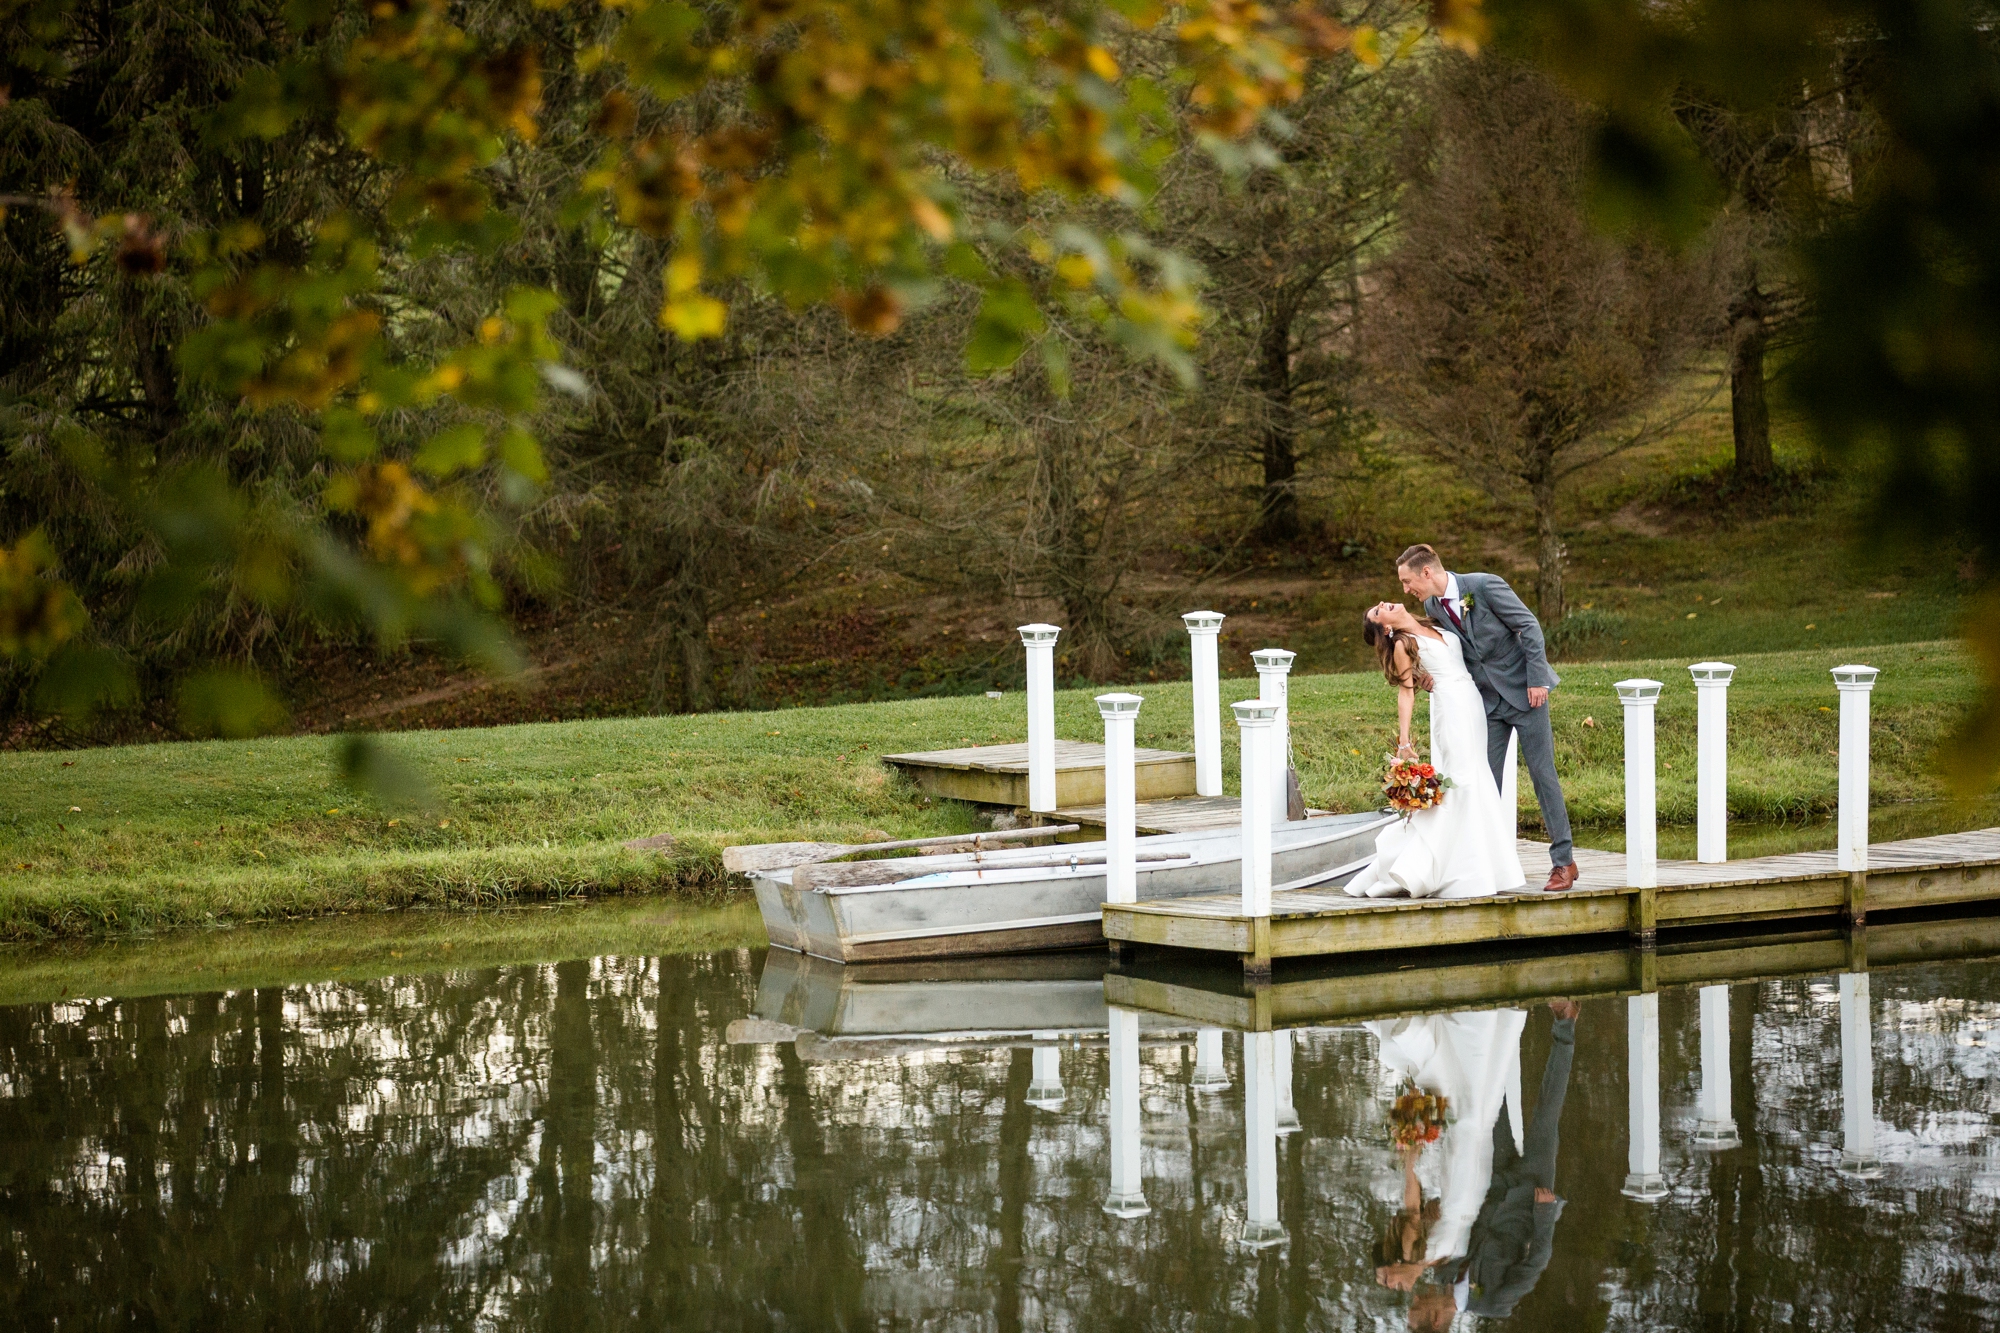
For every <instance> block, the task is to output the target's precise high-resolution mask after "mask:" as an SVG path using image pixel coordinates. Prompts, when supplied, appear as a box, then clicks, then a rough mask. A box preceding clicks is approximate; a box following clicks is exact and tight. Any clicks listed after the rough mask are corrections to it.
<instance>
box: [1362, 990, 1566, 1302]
mask: <svg viewBox="0 0 2000 1333" xmlns="http://www.w3.org/2000/svg"><path fill="white" fill-rule="evenodd" d="M1549 1009H1550V1012H1551V1013H1552V1014H1553V1015H1554V1021H1553V1023H1552V1024H1551V1033H1550V1036H1551V1040H1550V1045H1549V1057H1548V1063H1547V1064H1546V1066H1545V1067H1544V1068H1543V1071H1542V1081H1541V1087H1540V1089H1539V1090H1538V1092H1537V1094H1536V1098H1535V1108H1534V1115H1533V1116H1532V1118H1528V1119H1526V1121H1525V1123H1524V1121H1523V1114H1522V1106H1521V1078H1520V1074H1521V1034H1522V1030H1523V1029H1524V1028H1525V1027H1526V1025H1527V1020H1528V1016H1527V1014H1526V1013H1525V1012H1524V1011H1522V1010H1519V1009H1495V1010H1487V1011H1484V1012H1479V1013H1459V1014H1442V1015H1440V1014H1424V1015H1419V1016H1416V1017H1412V1018H1398V1019H1383V1020H1378V1021H1376V1022H1372V1023H1370V1024H1368V1025H1367V1026H1368V1030H1369V1031H1371V1032H1373V1033H1374V1034H1375V1036H1376V1038H1377V1040H1378V1041H1379V1042H1380V1043H1381V1059H1382V1065H1383V1068H1384V1069H1386V1070H1387V1071H1388V1072H1389V1073H1391V1074H1393V1075H1395V1076H1396V1078H1397V1081H1398V1082H1399V1083H1409V1084H1414V1085H1415V1086H1416V1087H1417V1088H1419V1089H1421V1090H1423V1091H1425V1092H1428V1093H1434V1094H1440V1095H1442V1096H1443V1097H1444V1098H1445V1099H1446V1106H1447V1110H1448V1113H1449V1115H1448V1123H1447V1124H1446V1126H1445V1129H1444V1132H1443V1134H1442V1136H1441V1137H1440V1138H1439V1139H1438V1141H1437V1144H1436V1146H1435V1147H1434V1148H1432V1149H1431V1150H1430V1152H1429V1155H1428V1158H1427V1157H1426V1154H1425V1152H1424V1150H1423V1149H1422V1148H1420V1147H1419V1148H1404V1149H1401V1150H1400V1157H1401V1165H1402V1194H1401V1206H1400V1208H1399V1209H1398V1211H1397V1213H1396V1215H1395V1219H1394V1220H1393V1221H1392V1222H1391V1224H1390V1226H1389V1229H1388V1231H1387V1232H1386V1233H1385V1234H1384V1235H1383V1237H1382V1239H1381V1241H1380V1242H1379V1243H1378V1244H1377V1246H1376V1252H1375V1256H1374V1257H1375V1264H1376V1267H1375V1278H1376V1280H1377V1281H1378V1282H1380V1283H1381V1284H1382V1285H1383V1286H1385V1287H1389V1288H1391V1289H1393V1290H1396V1291H1408V1292H1413V1293H1414V1296H1413V1298H1412V1302H1411V1306H1410V1327H1411V1328H1413V1329H1442V1328H1445V1327H1447V1326H1448V1325H1449V1324H1450V1323H1451V1321H1452V1320H1453V1319H1454V1318H1455V1317H1456V1316H1457V1315H1458V1313H1459V1311H1461V1310H1469V1311H1471V1312H1472V1313H1474V1314H1477V1315H1482V1316H1487V1317H1491V1318H1504V1317H1506V1316H1507V1315H1510V1314H1512V1313H1513V1311H1514V1307H1515V1305H1516V1304H1518V1303H1519V1302H1520V1300H1521V1298H1522V1297H1524V1296H1526V1295H1527V1294H1528V1293H1529V1292H1530V1291H1531V1290H1533V1289H1534V1286H1535V1283H1536V1282H1537V1281H1539V1280H1540V1279H1541V1276H1542V1270H1543V1269H1545V1268H1547V1267H1548V1263H1549V1254H1550V1250H1551V1247H1552V1245H1553V1243H1554V1238H1555V1225H1556V1219H1557V1218H1558V1217H1560V1216H1561V1215H1562V1208H1563V1201H1562V1199H1561V1198H1560V1197H1559V1196H1558V1195H1557V1194H1556V1192H1555V1183H1556V1144H1557V1130H1558V1128H1559V1123H1560V1121H1561V1119H1562V1105H1563V1096H1564V1094H1565V1093H1566V1092H1567V1091H1568V1089H1569V1071H1570V1062H1571V1059H1572V1057H1573V1056H1574V1054H1575V1051H1576V1017H1577V1007H1576V1005H1575V1004H1573V1003H1571V1002H1570V1001H1568V1000H1557V1001H1554V1002H1552V1003H1551V1004H1550V1005H1549ZM1427 1184H1428V1185H1429V1188H1428V1190H1427V1188H1426V1186H1427Z"/></svg>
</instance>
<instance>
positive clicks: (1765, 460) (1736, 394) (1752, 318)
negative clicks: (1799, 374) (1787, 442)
mask: <svg viewBox="0 0 2000 1333" xmlns="http://www.w3.org/2000/svg"><path fill="white" fill-rule="evenodd" d="M1769 309H1770V307H1769V304H1768V303H1767V301H1766V300H1765V297H1764V292H1763V290H1762V289H1761V288H1760V287H1759V286H1758V285H1757V279H1756V277H1755V276H1754V275H1753V276H1752V277H1751V279H1750V282H1749V285H1748V286H1746V287H1745V288H1744V289H1743V291H1741V292H1739V293H1738V294H1737V296H1736V299H1735V300H1733V301H1731V302H1730V303H1729V418H1730V425H1731V428H1732V429H1733V430H1734V432H1735V435H1736V471H1737V474H1738V475H1739V476H1742V477H1750V478H1759V479H1761V478H1764V477H1768V476H1770V475H1771V472H1772V470H1773V467H1774V464H1773V462H1772V458H1771V411H1770V407H1769V406H1768V405H1767V404H1766V403H1765V401H1764V346H1765V343H1766V341H1767V340H1768V338H1769V336H1770V328H1769V325H1768V324H1767V323H1766V322H1765V319H1766V316H1767V314H1768V313H1769Z"/></svg>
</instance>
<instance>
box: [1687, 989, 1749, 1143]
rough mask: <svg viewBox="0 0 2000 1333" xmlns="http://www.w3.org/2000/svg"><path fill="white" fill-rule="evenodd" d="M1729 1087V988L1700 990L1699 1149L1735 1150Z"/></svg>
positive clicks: (1734, 1123) (1735, 1140) (1733, 1120)
mask: <svg viewBox="0 0 2000 1333" xmlns="http://www.w3.org/2000/svg"><path fill="white" fill-rule="evenodd" d="M1731 1091H1732V1090H1731V1088H1730V1084H1729V987H1727V986H1703V987H1702V988H1701V1103H1700V1105H1701V1114H1700V1117H1699V1118H1698V1119H1697V1120H1696V1121H1695V1125H1694V1141H1695V1146H1696V1147H1700V1148H1713V1149H1718V1150H1720V1149H1724V1148H1734V1147H1737V1146H1739V1145H1741V1144H1742V1142H1743V1140H1742V1139H1740V1138H1738V1137H1737V1136H1736V1116H1735V1115H1734V1114H1733V1108H1732V1103H1731Z"/></svg>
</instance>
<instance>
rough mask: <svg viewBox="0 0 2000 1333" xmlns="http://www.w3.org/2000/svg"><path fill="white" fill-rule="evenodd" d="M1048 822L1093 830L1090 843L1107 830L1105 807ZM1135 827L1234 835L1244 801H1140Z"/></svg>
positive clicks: (1074, 809)
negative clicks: (1075, 825) (1105, 826)
mask: <svg viewBox="0 0 2000 1333" xmlns="http://www.w3.org/2000/svg"><path fill="white" fill-rule="evenodd" d="M1332 813H1333V812H1332V811H1331V810H1312V809H1308V810H1307V811H1306V817H1307V818H1309V819H1310V818H1312V817H1313V816H1315V815H1327V814H1332ZM1049 818H1051V819H1053V820H1054V821H1055V822H1056V823H1058V824H1081V825H1082V826H1083V827H1084V828H1086V829H1090V830H1092V832H1091V833H1090V834H1089V837H1088V839H1087V838H1086V837H1085V836H1084V835H1082V834H1079V835H1078V838H1077V840H1078V841H1087V840H1089V839H1095V838H1101V837H1103V836H1104V835H1103V833H1102V832H1101V830H1102V829H1103V828H1104V807H1103V806H1102V805H1075V806H1069V807H1067V808H1065V809H1061V810H1058V811H1056V812H1055V813H1054V814H1053V815H1050V816H1049ZM1135 824H1136V827H1137V832H1138V833H1139V835H1140V836H1142V837H1143V836H1145V835H1146V834H1148V833H1216V832H1234V831H1235V830H1237V829H1239V828H1241V827H1243V800H1242V798H1241V797H1238V796H1183V797H1180V798H1178V799H1176V800H1171V801H1140V802H1139V803H1138V805H1137V807H1136V818H1135Z"/></svg>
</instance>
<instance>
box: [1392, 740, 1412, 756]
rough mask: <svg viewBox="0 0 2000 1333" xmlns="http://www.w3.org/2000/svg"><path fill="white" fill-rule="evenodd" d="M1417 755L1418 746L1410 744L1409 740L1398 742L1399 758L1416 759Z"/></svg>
mask: <svg viewBox="0 0 2000 1333" xmlns="http://www.w3.org/2000/svg"><path fill="white" fill-rule="evenodd" d="M1416 757H1417V747H1416V746H1414V745H1412V744H1410V743H1409V742H1408V741H1402V742H1400V743H1398V744H1397V746H1396V758H1398V759H1415V758H1416Z"/></svg>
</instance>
